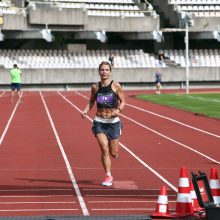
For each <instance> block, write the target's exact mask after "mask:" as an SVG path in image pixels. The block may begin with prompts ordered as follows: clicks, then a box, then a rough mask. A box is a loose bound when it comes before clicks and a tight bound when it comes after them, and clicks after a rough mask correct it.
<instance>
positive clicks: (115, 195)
mask: <svg viewBox="0 0 220 220" xmlns="http://www.w3.org/2000/svg"><path fill="white" fill-rule="evenodd" d="M85 196H86V197H129V196H130V197H158V195H149V194H141V195H140V194H136V195H135V194H134V195H130V194H126V195H122V194H120V195H119V194H114V195H112V194H111V195H109V194H102V195H85ZM170 196H174V197H176V195H169V197H170Z"/></svg>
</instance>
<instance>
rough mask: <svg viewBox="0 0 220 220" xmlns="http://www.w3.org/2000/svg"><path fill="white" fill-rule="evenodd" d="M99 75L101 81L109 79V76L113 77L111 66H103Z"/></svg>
mask: <svg viewBox="0 0 220 220" xmlns="http://www.w3.org/2000/svg"><path fill="white" fill-rule="evenodd" d="M99 75H100V77H101V79H108V78H109V76H110V75H111V70H110V67H109V65H105V64H103V65H102V66H101V67H100V70H99Z"/></svg>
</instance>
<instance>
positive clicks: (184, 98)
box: [136, 93, 220, 119]
mask: <svg viewBox="0 0 220 220" xmlns="http://www.w3.org/2000/svg"><path fill="white" fill-rule="evenodd" d="M136 97H137V98H138V99H142V100H147V101H150V102H153V103H157V104H160V105H165V106H170V107H174V108H178V109H183V110H186V111H190V112H193V113H197V114H202V115H205V116H208V117H212V118H219V119H220V93H198V94H161V95H157V94H155V95H154V94H153V95H152V94H142V95H138V96H136Z"/></svg>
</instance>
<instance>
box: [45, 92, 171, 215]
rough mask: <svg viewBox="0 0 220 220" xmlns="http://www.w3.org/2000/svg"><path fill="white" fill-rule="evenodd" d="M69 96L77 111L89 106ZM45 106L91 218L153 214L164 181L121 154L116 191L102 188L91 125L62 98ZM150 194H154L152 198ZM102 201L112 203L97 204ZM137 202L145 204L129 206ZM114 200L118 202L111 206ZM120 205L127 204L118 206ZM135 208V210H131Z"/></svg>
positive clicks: (115, 164)
mask: <svg viewBox="0 0 220 220" xmlns="http://www.w3.org/2000/svg"><path fill="white" fill-rule="evenodd" d="M64 94H65V93H64ZM66 95H67V97H68V99H70V100H71V103H73V105H76V107H77V108H81V107H82V106H84V105H85V103H86V102H85V100H83V99H81V100H78V99H76V98H77V95H75V94H74V93H72V95H70V94H69V93H66ZM46 102H47V105H48V109H54V110H53V111H51V117H52V118H53V121H54V124H55V127H56V129H57V131H58V134H59V136H60V139H61V142H62V144H63V146H64V148H65V151H66V153H67V155H68V158H69V161H70V163H71V167H72V169H73V170H74V173H75V176H76V179H77V183H78V185H79V188H80V191H81V192H82V195H83V196H84V199H85V201H86V202H87V204H88V207H89V211H90V214H91V215H96V214H99V215H100V214H114V215H115V214H122V213H123V214H128V213H130V214H147V212H146V211H147V209H149V210H151V211H153V210H154V209H155V202H156V200H157V196H158V195H157V193H158V191H159V189H160V186H161V180H159V179H158V178H157V177H155V175H154V174H152V172H150V171H149V170H147V169H146V168H145V167H143V166H142V165H141V164H140V163H139V162H137V160H136V159H134V158H133V157H132V156H131V155H130V154H128V153H127V152H126V151H123V150H121V151H120V158H122V159H119V160H115V161H113V175H114V178H115V182H114V186H113V189H115V190H112V189H111V188H107V189H106V188H104V187H101V186H100V182H101V181H102V178H103V176H104V171H103V168H102V167H101V162H100V152H99V147H98V146H97V143H96V140H95V138H94V137H93V136H92V134H91V132H90V130H91V122H89V123H88V120H86V119H85V120H83V119H82V118H81V116H80V112H79V111H78V110H77V109H76V108H74V107H73V106H71V105H70V104H69V103H68V102H66V101H65V100H64V99H63V98H62V97H61V96H60V100H58V99H57V97H53V96H50V97H48V98H46ZM56 105H59V108H55V106H56ZM64 127H65V129H64ZM122 160H123V163H122ZM149 179H151V183H150V184H148V182H149ZM157 187H158V188H157ZM155 188H156V190H155ZM149 192H151V194H152V195H151V197H150V198H149ZM170 194H173V195H174V194H175V192H174V191H173V190H171V191H170ZM99 197H101V198H102V200H107V201H109V202H106V203H101V202H99V203H98V201H99V200H97V198H99ZM137 199H140V200H141V201H142V202H140V203H136V202H134V204H133V203H132V202H130V203H129V202H126V201H127V200H133V201H134V200H135V201H136V200H137ZM112 200H114V201H115V202H111V201H112ZM91 201H93V202H91ZM95 201H96V202H95ZM117 201H118V203H117ZM119 201H124V202H121V203H119ZM146 201H148V202H146ZM97 204H98V207H99V208H98V207H97ZM137 204H138V205H137ZM113 206H114V208H112V207H113ZM132 207H135V208H133V209H132ZM149 210H148V211H149ZM116 212H117V213H116Z"/></svg>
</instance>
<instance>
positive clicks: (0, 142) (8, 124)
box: [0, 102, 19, 145]
mask: <svg viewBox="0 0 220 220" xmlns="http://www.w3.org/2000/svg"><path fill="white" fill-rule="evenodd" d="M18 105H19V104H18V102H17V103H16V105H15V107H14V109H13V111H12V113H11V116H10V118H9V120H8V122H7V124H6V127H5V129H4V131H3V133H2V135H1V138H0V145H1V144H2V142H3V140H4V137H5V135H6V132H7V131H8V128H9V126H10V124H11V121H12V119H13V117H14V114H15V112H16V110H17V108H18Z"/></svg>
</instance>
